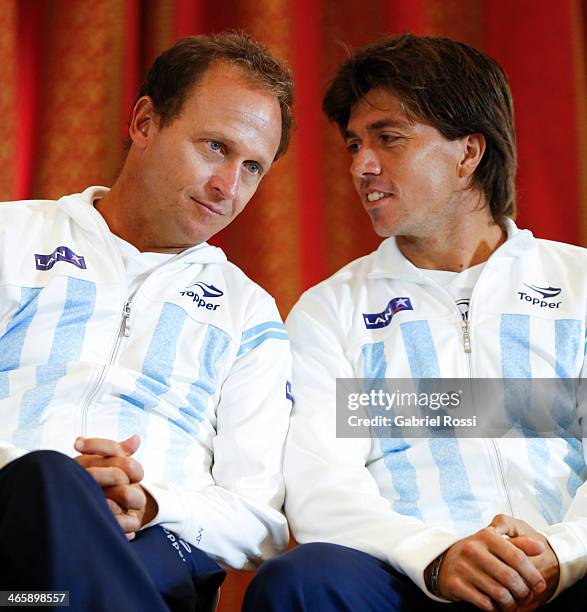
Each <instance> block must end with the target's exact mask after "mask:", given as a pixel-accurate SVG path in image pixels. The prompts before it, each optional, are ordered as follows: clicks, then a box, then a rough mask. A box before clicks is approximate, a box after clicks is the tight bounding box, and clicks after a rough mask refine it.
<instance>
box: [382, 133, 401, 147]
mask: <svg viewBox="0 0 587 612" xmlns="http://www.w3.org/2000/svg"><path fill="white" fill-rule="evenodd" d="M380 138H381V142H382V143H383V144H385V145H389V144H393V143H394V142H396V141H397V140H399V136H397V135H396V134H381V136H380Z"/></svg>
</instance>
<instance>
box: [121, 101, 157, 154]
mask: <svg viewBox="0 0 587 612" xmlns="http://www.w3.org/2000/svg"><path fill="white" fill-rule="evenodd" d="M154 130H157V113H156V112H155V108H154V105H153V100H151V98H150V97H149V96H143V97H142V98H139V99H138V100H137V102H136V104H135V107H134V108H133V111H132V117H131V119H130V126H129V129H128V135H129V136H130V138H131V140H132V142H133V145H135V146H137V147H139V148H140V149H144V148H145V147H146V146H147V143H148V142H149V137H150V136H151V135H152V133H153V131H154Z"/></svg>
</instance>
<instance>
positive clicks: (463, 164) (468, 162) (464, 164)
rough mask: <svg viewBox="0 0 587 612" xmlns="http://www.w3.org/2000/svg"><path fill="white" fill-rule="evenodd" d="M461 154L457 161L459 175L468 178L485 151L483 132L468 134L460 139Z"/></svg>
mask: <svg viewBox="0 0 587 612" xmlns="http://www.w3.org/2000/svg"><path fill="white" fill-rule="evenodd" d="M462 143H463V155H462V157H461V160H460V161H459V177H461V178H468V177H470V176H472V174H473V172H475V170H476V169H477V166H478V165H479V163H480V162H481V159H482V158H483V153H485V136H483V134H469V135H468V136H465V137H464V138H463V139H462Z"/></svg>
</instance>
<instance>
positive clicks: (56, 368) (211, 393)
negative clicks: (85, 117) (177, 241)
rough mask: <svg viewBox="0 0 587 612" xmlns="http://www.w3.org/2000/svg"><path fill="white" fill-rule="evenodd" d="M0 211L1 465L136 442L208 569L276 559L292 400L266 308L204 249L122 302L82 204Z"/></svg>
mask: <svg viewBox="0 0 587 612" xmlns="http://www.w3.org/2000/svg"><path fill="white" fill-rule="evenodd" d="M100 189H102V190H103V188H89V189H87V190H86V191H84V192H83V193H82V194H76V195H72V196H66V197H63V198H61V199H60V200H58V201H57V202H54V201H29V202H12V203H2V204H0V440H2V445H1V447H0V467H1V466H3V465H5V464H6V463H7V462H8V461H10V460H11V459H14V458H16V457H18V456H20V455H22V454H23V453H24V452H26V451H31V450H37V449H54V450H57V451H61V452H63V453H65V454H67V455H69V456H74V455H76V454H77V453H76V452H75V451H74V449H73V443H74V440H75V438H76V437H77V436H80V435H81V436H87V437H102V438H110V439H114V440H122V439H124V438H126V437H127V436H129V435H131V434H133V433H138V434H140V436H141V440H142V443H141V446H140V448H139V451H138V453H137V454H136V455H135V457H136V458H137V459H138V460H139V461H140V462H141V463H142V465H143V467H144V470H145V477H144V481H143V482H142V483H141V484H143V485H144V486H145V488H147V489H148V491H149V492H150V493H151V494H152V495H153V497H154V498H155V499H156V501H157V502H158V504H159V514H158V516H157V517H156V519H155V520H154V523H157V524H162V525H163V526H165V527H167V528H168V529H170V530H172V531H173V532H175V533H176V534H178V535H179V536H180V537H181V538H183V539H184V540H186V541H188V542H190V543H191V544H193V545H196V546H198V547H199V548H200V549H201V550H203V551H204V552H206V553H208V554H209V555H210V556H211V557H213V558H214V559H216V560H217V561H219V562H221V563H224V564H226V565H229V566H231V567H234V568H249V569H250V568H253V567H254V566H255V565H258V564H259V562H260V561H261V560H262V559H265V558H268V557H271V556H273V555H274V554H276V553H277V552H279V551H280V550H281V549H283V548H284V547H285V546H286V545H287V542H288V529H287V523H286V521H285V518H284V517H283V515H282V514H281V512H280V509H281V506H282V502H283V478H282V472H281V467H282V454H283V441H284V439H285V435H286V433H287V428H288V419H289V412H290V407H291V401H290V400H289V399H288V398H289V397H290V394H289V390H286V385H288V383H287V379H288V378H289V375H290V374H289V372H290V361H291V357H290V351H289V343H288V341H287V335H286V333H285V330H284V327H283V324H282V322H281V320H280V316H279V313H278V311H277V308H276V306H275V302H274V301H273V299H272V298H271V297H270V296H269V295H268V294H267V293H266V292H265V291H263V290H262V289H261V288H260V287H259V286H258V285H256V284H254V283H253V282H251V281H250V280H249V279H248V278H247V277H246V276H245V275H244V274H243V273H242V272H241V270H239V269H238V268H237V267H236V266H234V265H233V264H231V263H229V262H228V261H227V260H226V257H225V255H224V253H223V252H222V251H221V250H220V249H218V248H216V247H212V246H209V245H207V244H205V243H204V244H201V245H199V246H196V247H193V248H191V249H188V250H186V251H184V252H182V253H179V254H178V255H177V256H175V257H173V258H171V259H170V260H169V261H168V262H166V263H164V264H163V265H161V266H160V267H158V268H156V269H155V270H154V271H153V272H152V273H151V274H150V276H148V277H147V279H146V280H145V282H144V283H143V284H142V285H141V286H140V288H139V289H138V291H137V293H136V294H135V296H134V297H133V299H132V301H128V298H127V293H128V291H127V286H126V278H125V271H124V268H123V263H122V258H121V256H120V254H119V251H118V248H117V246H116V245H115V243H114V241H113V239H112V237H111V234H110V231H109V229H108V227H107V225H106V223H105V222H104V220H103V218H102V217H101V215H100V214H99V213H98V212H97V211H96V210H95V209H94V207H93V206H92V204H91V202H92V199H95V196H96V194H97V193H99V191H100Z"/></svg>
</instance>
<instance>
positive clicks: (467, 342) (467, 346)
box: [461, 320, 471, 353]
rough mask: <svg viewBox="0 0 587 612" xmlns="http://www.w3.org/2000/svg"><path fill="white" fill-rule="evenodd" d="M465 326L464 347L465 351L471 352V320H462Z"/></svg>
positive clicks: (463, 326) (462, 324)
mask: <svg viewBox="0 0 587 612" xmlns="http://www.w3.org/2000/svg"><path fill="white" fill-rule="evenodd" d="M461 326H462V328H463V349H464V350H465V353H470V352H471V335H470V334H469V321H466V320H465V321H461Z"/></svg>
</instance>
